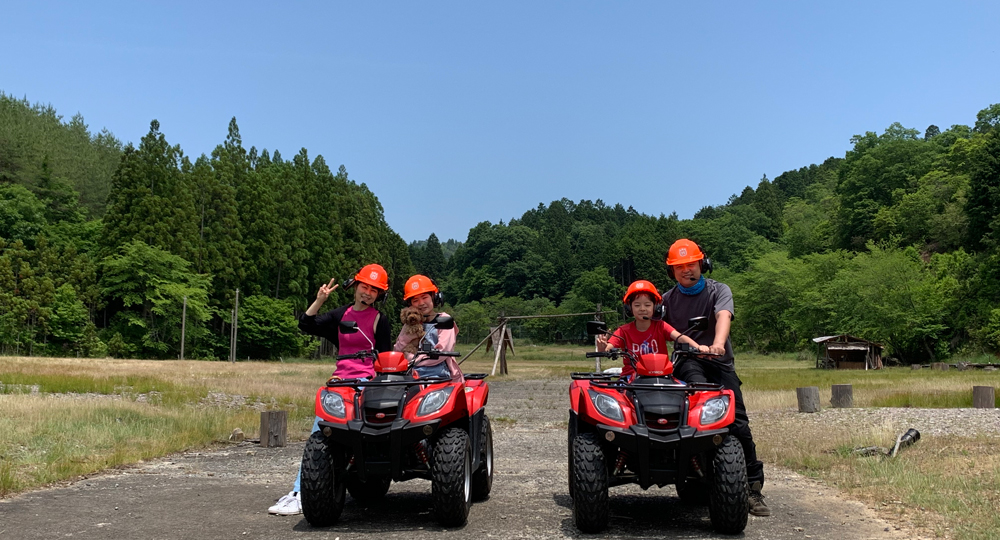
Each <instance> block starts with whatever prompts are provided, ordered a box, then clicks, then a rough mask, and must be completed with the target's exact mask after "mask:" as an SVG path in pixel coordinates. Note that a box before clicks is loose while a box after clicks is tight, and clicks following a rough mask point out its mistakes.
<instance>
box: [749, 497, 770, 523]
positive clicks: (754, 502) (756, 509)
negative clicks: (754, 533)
mask: <svg viewBox="0 0 1000 540" xmlns="http://www.w3.org/2000/svg"><path fill="white" fill-rule="evenodd" d="M749 502H750V514H751V515H754V516H761V517H767V516H770V515H771V509H770V508H768V507H767V503H765V502H764V495H763V494H762V493H761V492H760V491H759V490H750V498H749Z"/></svg>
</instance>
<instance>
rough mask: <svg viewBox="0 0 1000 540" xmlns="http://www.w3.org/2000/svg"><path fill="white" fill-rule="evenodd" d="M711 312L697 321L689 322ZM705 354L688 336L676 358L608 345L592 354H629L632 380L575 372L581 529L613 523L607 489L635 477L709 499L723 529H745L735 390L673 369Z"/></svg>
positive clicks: (572, 444)
mask: <svg viewBox="0 0 1000 540" xmlns="http://www.w3.org/2000/svg"><path fill="white" fill-rule="evenodd" d="M704 319H705V318H704V317H698V318H696V319H691V321H690V323H691V330H693V329H695V328H700V327H701V325H702V324H704ZM587 331H588V333H590V334H598V333H607V326H606V325H605V323H603V322H598V321H593V322H590V323H587ZM689 331H690V330H689ZM699 354H702V353H699V352H698V351H690V350H687V348H686V347H685V346H684V344H675V347H674V353H673V358H671V357H670V356H667V355H665V354H642V355H639V354H634V353H632V352H629V351H623V350H618V349H610V350H608V351H606V352H593V353H587V357H588V358H602V357H604V358H611V359H613V360H617V359H619V358H625V359H626V360H627V361H629V362H631V363H632V366H633V367H634V368H635V371H636V373H635V376H634V377H633V378H632V379H631V380H624V379H619V378H617V376H616V375H611V374H606V373H573V374H572V377H573V382H572V384H570V387H569V395H570V407H571V408H570V413H569V492H570V496H571V497H572V498H573V517H574V520H575V521H576V526H577V527H578V528H579V529H580V530H581V531H583V532H597V531H600V530H603V529H604V528H605V527H607V525H608V519H609V514H610V511H609V502H608V488H609V487H612V486H618V485H622V484H630V483H634V484H639V486H641V487H642V488H643V489H648V488H649V487H650V486H652V485H656V486H658V487H663V486H665V485H667V484H675V485H676V486H677V493H678V495H679V496H680V497H681V499H682V500H685V501H686V502H704V501H705V500H706V499H707V501H708V508H709V514H710V515H711V519H712V526H713V527H714V528H715V530H716V531H718V532H720V533H723V534H736V533H739V532H741V531H743V529H744V528H745V527H746V524H747V514H748V510H749V507H748V501H747V497H748V491H749V488H748V486H747V473H746V462H745V459H744V456H743V447H742V446H741V445H740V443H739V441H738V440H737V439H736V438H735V437H733V436H732V435H730V434H729V425H730V424H732V423H733V420H734V419H735V416H736V410H735V402H734V398H733V392H732V390H725V389H723V388H722V386H721V385H717V384H708V383H685V382H683V381H681V380H678V379H677V378H675V377H674V376H673V375H672V373H673V368H674V364H675V363H677V362H681V361H684V360H685V359H689V358H692V357H694V356H696V355H699ZM690 361H693V360H690ZM599 362H600V360H598V363H599ZM598 365H599V364H598ZM598 370H599V369H598Z"/></svg>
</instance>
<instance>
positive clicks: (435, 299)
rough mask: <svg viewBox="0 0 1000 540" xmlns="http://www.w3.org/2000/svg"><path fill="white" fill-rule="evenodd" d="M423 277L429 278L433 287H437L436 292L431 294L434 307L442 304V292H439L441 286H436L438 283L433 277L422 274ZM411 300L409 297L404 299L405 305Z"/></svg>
mask: <svg viewBox="0 0 1000 540" xmlns="http://www.w3.org/2000/svg"><path fill="white" fill-rule="evenodd" d="M424 277H425V278H427V279H429V280H431V285H434V288H435V289H437V292H435V293H434V294H432V295H431V300H432V301H433V302H434V307H438V306H443V305H444V294H442V293H441V287H438V284H437V282H436V281H434V278H432V277H430V276H424ZM412 302H413V298H410V299H409V300H407V301H406V305H410V304H411V303H412Z"/></svg>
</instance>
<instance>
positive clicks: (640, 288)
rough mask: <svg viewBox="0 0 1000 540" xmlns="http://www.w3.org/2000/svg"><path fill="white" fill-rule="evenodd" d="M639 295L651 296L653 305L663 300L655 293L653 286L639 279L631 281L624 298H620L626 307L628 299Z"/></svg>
mask: <svg viewBox="0 0 1000 540" xmlns="http://www.w3.org/2000/svg"><path fill="white" fill-rule="evenodd" d="M639 293H643V294H648V295H650V296H652V297H653V303H656V304H659V303H660V302H661V301H662V300H663V297H662V296H660V293H659V292H657V290H656V286H655V285H653V284H652V283H650V282H648V281H646V280H645V279H640V280H639V281H633V282H632V284H631V285H629V286H628V290H627V291H625V297H624V298H622V302H624V303H625V304H626V305H627V304H628V300H629V298H631V297H632V296H633V295H636V294H639Z"/></svg>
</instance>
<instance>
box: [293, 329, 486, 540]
mask: <svg viewBox="0 0 1000 540" xmlns="http://www.w3.org/2000/svg"><path fill="white" fill-rule="evenodd" d="M435 322H436V324H437V327H438V328H442V329H444V328H451V327H452V325H453V324H454V322H453V321H452V319H451V317H444V316H440V317H438V318H437V319H436V320H435ZM340 330H341V332H346V333H350V332H355V331H357V326H356V323H355V322H354V321H345V322H342V323H340ZM443 356H458V353H453V352H443V351H434V350H431V349H430V348H429V347H426V346H425V347H423V348H422V349H421V352H420V353H418V354H417V356H416V362H414V363H409V362H407V360H406V358H405V357H404V356H403V353H401V352H384V353H381V354H377V355H376V354H375V352H374V351H372V350H368V351H362V352H360V353H357V354H355V355H347V356H338V357H337V359H338V360H339V359H344V358H375V377H374V378H373V379H372V380H368V381H365V380H358V379H350V380H330V381H328V382H327V383H326V385H325V386H323V387H322V388H320V389H319V390H318V391H317V392H316V415H317V416H319V417H320V418H321V419H322V420H321V421H320V422H319V426H320V430H319V431H317V432H315V433H313V434H312V436H311V437H310V438H309V441H308V442H307V443H306V448H305V452H304V453H303V456H302V484H301V492H300V493H301V496H302V513H303V514H305V518H306V520H307V521H309V523H310V524H311V525H313V526H316V527H322V526H327V525H332V524H333V523H335V522H336V521H337V520H338V519H340V513H341V511H342V510H343V508H344V498H345V496H344V492H345V491H347V492H349V493H350V494H351V496H352V497H354V498H355V499H356V500H358V501H359V502H362V503H365V502H369V501H372V500H374V499H378V498H381V497H383V496H384V495H385V494H386V492H387V491H388V490H389V484H390V483H391V482H393V481H395V482H402V481H404V480H410V479H412V478H426V479H428V480H430V481H431V493H432V497H433V507H434V514H435V516H436V518H437V520H438V522H440V523H441V524H442V525H445V526H456V525H463V524H465V522H466V520H467V519H468V516H469V508H470V506H471V504H472V501H473V500H482V499H486V498H487V497H488V496H489V494H490V489H491V488H492V486H493V430H492V427H491V426H490V419H489V417H487V416H486V410H485V405H486V400H487V398H488V397H489V385H488V384H486V382H485V381H484V380H483V379H485V378H486V374H466V375H464V381H463V380H461V379H462V378H463V377H458V380H456V378H455V377H454V376H453V375H452V374H450V373H448V372H447V370H445V372H444V373H442V369H441V366H443V364H438V365H437V366H433V367H431V368H429V370H428V369H424V370H422V369H421V365H420V363H421V361H428V360H438V359H440V358H441V357H443ZM432 363H433V362H432ZM428 371H429V372H428Z"/></svg>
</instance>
